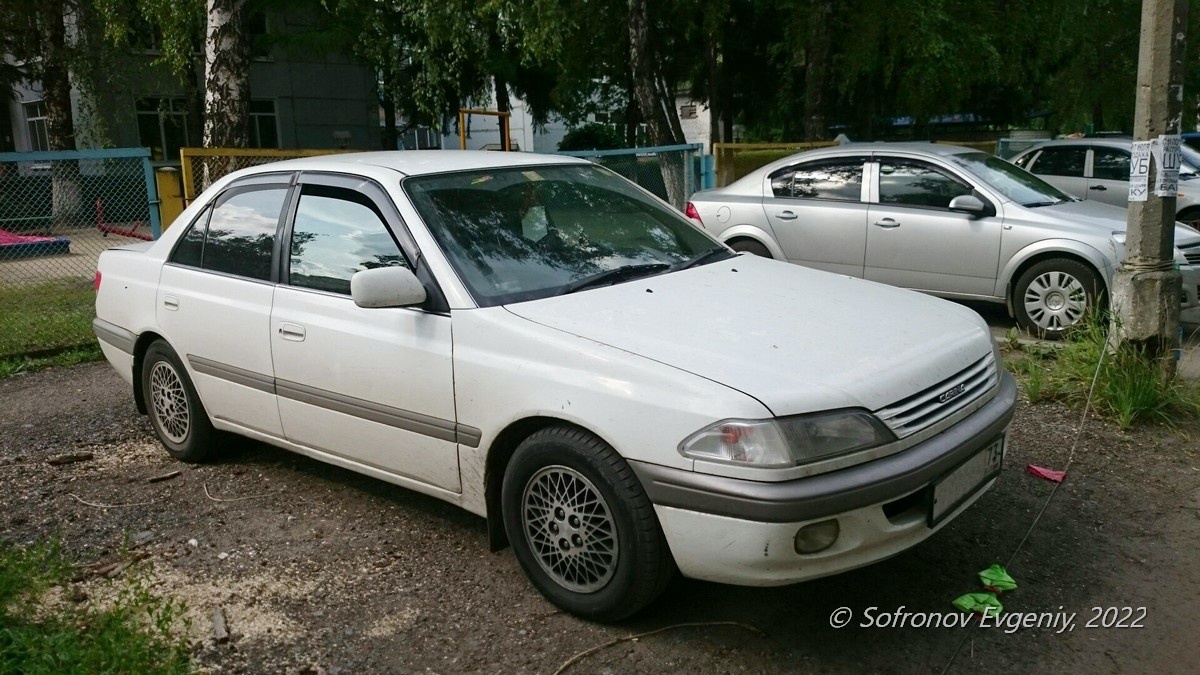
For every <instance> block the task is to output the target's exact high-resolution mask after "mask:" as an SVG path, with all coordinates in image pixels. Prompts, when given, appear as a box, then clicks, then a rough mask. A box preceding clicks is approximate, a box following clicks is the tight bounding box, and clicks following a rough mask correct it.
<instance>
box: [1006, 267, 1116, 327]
mask: <svg viewBox="0 0 1200 675" xmlns="http://www.w3.org/2000/svg"><path fill="white" fill-rule="evenodd" d="M1105 301H1106V296H1105V291H1104V285H1103V284H1102V283H1101V282H1100V278H1099V276H1098V275H1097V274H1096V271H1095V270H1094V269H1092V267H1091V266H1089V265H1087V264H1085V263H1082V262H1080V261H1078V260H1072V259H1070V258H1050V259H1047V260H1042V261H1040V262H1038V263H1035V264H1034V265H1033V266H1031V267H1030V268H1029V269H1027V270H1025V272H1024V273H1023V274H1022V275H1021V276H1020V278H1018V279H1017V284H1016V286H1015V287H1014V288H1013V297H1012V302H1013V308H1014V309H1015V310H1016V315H1017V317H1016V318H1017V323H1018V324H1019V325H1020V326H1021V328H1022V329H1024V330H1025V331H1027V332H1029V333H1030V334H1032V335H1036V336H1039V337H1044V338H1046V339H1050V340H1061V339H1062V338H1063V336H1064V335H1066V333H1067V332H1068V331H1069V330H1070V329H1071V328H1072V327H1073V326H1075V325H1076V324H1078V323H1079V322H1080V321H1083V320H1084V319H1086V318H1087V315H1088V314H1089V313H1091V312H1094V311H1097V310H1099V309H1101V308H1102V307H1103V306H1104V304H1105Z"/></svg>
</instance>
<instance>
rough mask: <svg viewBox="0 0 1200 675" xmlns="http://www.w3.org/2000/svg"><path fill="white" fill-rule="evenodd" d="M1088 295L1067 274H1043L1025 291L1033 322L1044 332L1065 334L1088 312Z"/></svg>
mask: <svg viewBox="0 0 1200 675" xmlns="http://www.w3.org/2000/svg"><path fill="white" fill-rule="evenodd" d="M1087 300H1088V299H1087V291H1085V290H1084V288H1083V284H1082V283H1080V282H1079V280H1078V279H1076V278H1075V277H1074V276H1072V275H1070V274H1067V273H1066V272H1058V271H1055V272H1046V273H1045V274H1040V275H1038V277H1037V278H1036V279H1034V280H1033V282H1032V283H1030V284H1029V288H1026V289H1025V298H1024V306H1025V313H1026V314H1027V315H1028V316H1029V319H1030V320H1031V321H1032V322H1033V323H1034V325H1036V326H1037V327H1038V328H1041V329H1042V330H1048V331H1061V330H1065V329H1066V328H1069V327H1071V326H1074V325H1075V324H1076V323H1078V322H1079V320H1080V319H1082V318H1083V315H1084V313H1085V312H1086V311H1087Z"/></svg>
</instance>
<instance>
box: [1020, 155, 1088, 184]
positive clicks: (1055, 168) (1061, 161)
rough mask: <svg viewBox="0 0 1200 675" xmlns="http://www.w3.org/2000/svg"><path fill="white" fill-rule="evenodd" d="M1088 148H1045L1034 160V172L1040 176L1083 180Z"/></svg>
mask: <svg viewBox="0 0 1200 675" xmlns="http://www.w3.org/2000/svg"><path fill="white" fill-rule="evenodd" d="M1086 161H1087V148H1084V147H1077V148H1044V149H1043V150H1042V152H1041V154H1039V155H1038V156H1037V159H1035V160H1033V167H1032V171H1033V172H1034V173H1036V174H1038V175H1040V176H1068V177H1072V178H1083V166H1084V164H1085V163H1086Z"/></svg>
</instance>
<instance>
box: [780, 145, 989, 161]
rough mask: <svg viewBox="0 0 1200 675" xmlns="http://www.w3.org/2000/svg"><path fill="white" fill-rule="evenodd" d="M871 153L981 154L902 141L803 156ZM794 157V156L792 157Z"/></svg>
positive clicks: (833, 148)
mask: <svg viewBox="0 0 1200 675" xmlns="http://www.w3.org/2000/svg"><path fill="white" fill-rule="evenodd" d="M873 152H910V153H914V154H922V155H941V156H948V155H961V154H965V153H968V152H981V151H980V150H976V149H975V148H968V147H965V146H962V145H950V144H948V143H935V142H933V141H903V142H899V143H885V142H874V143H846V144H844V145H831V146H829V147H825V148H818V149H816V150H809V151H807V152H804V153H799V154H803V155H804V156H805V157H816V156H818V155H822V154H830V155H842V154H861V153H873ZM792 156H793V157H795V155H792Z"/></svg>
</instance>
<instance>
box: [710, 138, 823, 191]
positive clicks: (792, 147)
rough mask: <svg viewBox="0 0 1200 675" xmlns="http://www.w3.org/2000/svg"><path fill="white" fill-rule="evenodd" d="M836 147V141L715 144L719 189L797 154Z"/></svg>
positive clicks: (714, 154)
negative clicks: (765, 166)
mask: <svg viewBox="0 0 1200 675" xmlns="http://www.w3.org/2000/svg"><path fill="white" fill-rule="evenodd" d="M831 145H836V143H835V142H834V141H801V142H798V143H713V148H712V152H713V156H714V157H716V162H717V187H724V186H726V185H729V184H730V183H732V182H733V181H735V180H737V179H739V178H741V177H742V176H745V175H746V174H748V173H750V172H751V171H753V170H755V169H757V168H759V167H760V166H764V165H767V164H770V163H771V162H774V161H775V160H777V159H783V158H784V157H787V156H788V155H794V154H796V153H797V152H803V151H805V150H812V149H813V148H825V147H829V146H831Z"/></svg>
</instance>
